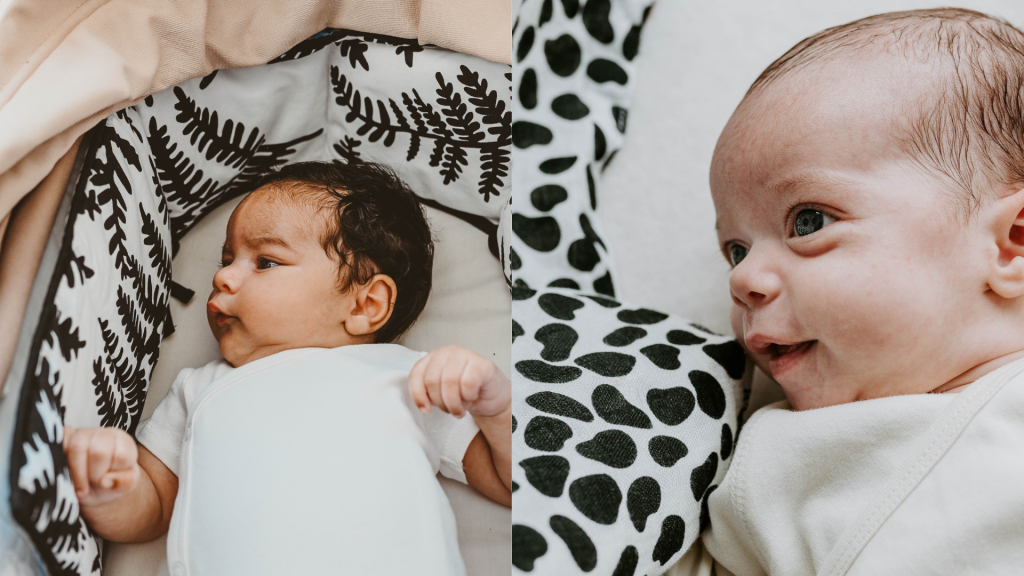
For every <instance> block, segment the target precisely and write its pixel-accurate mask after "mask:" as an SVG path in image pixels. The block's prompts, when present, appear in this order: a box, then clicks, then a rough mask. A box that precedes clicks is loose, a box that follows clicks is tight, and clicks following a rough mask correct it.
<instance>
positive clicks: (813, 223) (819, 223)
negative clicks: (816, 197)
mask: <svg viewBox="0 0 1024 576" xmlns="http://www.w3.org/2000/svg"><path fill="white" fill-rule="evenodd" d="M835 221H836V219H835V218H834V217H832V216H829V215H828V214H825V213H824V212H822V211H821V210H815V209H813V208H805V209H803V210H801V211H799V212H797V214H796V221H795V222H794V223H793V228H794V231H795V232H796V235H797V236H807V235H808V234H814V233H815V232H817V231H818V230H821V229H822V228H824V227H825V226H828V225H829V224H831V223H833V222H835Z"/></svg>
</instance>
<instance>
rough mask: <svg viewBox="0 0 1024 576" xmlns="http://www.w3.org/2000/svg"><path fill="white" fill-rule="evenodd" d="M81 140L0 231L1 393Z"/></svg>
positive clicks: (17, 207) (16, 208)
mask: <svg viewBox="0 0 1024 576" xmlns="http://www.w3.org/2000/svg"><path fill="white" fill-rule="evenodd" d="M81 142H82V141H81V138H79V139H78V140H76V141H75V142H74V143H73V144H72V145H71V149H70V150H68V151H67V153H65V154H64V156H63V157H62V158H60V160H58V161H57V164H56V166H54V167H53V170H52V171H51V172H50V175H49V176H47V177H46V179H45V180H43V181H42V182H41V183H40V184H39V186H36V188H35V189H34V190H33V191H32V192H31V193H29V194H28V195H27V196H26V197H25V199H24V200H23V201H22V202H20V203H19V204H18V205H17V206H16V207H15V209H14V210H13V211H12V212H11V214H10V219H9V221H8V225H7V230H6V234H5V235H4V234H3V233H2V232H0V236H2V237H3V245H2V246H0V324H2V325H3V328H2V329H0V393H2V392H3V386H4V382H5V381H6V379H7V373H8V372H9V371H10V369H11V364H12V363H13V361H14V352H15V350H16V349H17V347H18V335H19V333H20V332H21V325H22V322H23V321H24V319H25V308H26V306H27V305H28V300H29V296H30V295H31V293H32V284H33V283H34V282H35V278H36V273H37V272H38V271H39V262H40V261H41V260H42V258H43V251H44V250H45V249H46V240H47V238H49V237H50V231H51V229H52V228H53V224H54V219H55V218H56V216H57V209H58V208H59V207H60V202H61V199H62V198H63V197H64V191H65V190H66V189H67V185H68V181H69V180H70V178H71V171H72V168H74V165H75V156H76V155H77V153H78V147H79V146H80V145H81Z"/></svg>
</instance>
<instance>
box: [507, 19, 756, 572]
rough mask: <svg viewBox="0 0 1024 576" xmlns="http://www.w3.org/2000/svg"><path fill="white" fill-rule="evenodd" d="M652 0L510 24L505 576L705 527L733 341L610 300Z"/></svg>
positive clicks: (675, 553)
mask: <svg viewBox="0 0 1024 576" xmlns="http://www.w3.org/2000/svg"><path fill="white" fill-rule="evenodd" d="M648 10H649V2H646V1H643V0H617V1H612V0H589V1H587V2H584V3H580V2H578V1H577V0H525V1H524V2H523V4H522V6H521V8H520V11H519V17H518V19H517V21H516V26H515V29H514V31H513V46H514V50H515V53H514V64H513V107H512V110H513V124H512V144H513V146H514V147H515V152H514V153H515V161H514V162H513V165H512V182H513V184H512V186H513V190H514V191H515V200H514V202H513V214H512V219H511V220H512V221H511V228H512V245H511V250H510V253H509V258H508V260H509V268H510V271H511V283H512V299H513V306H512V316H513V322H512V337H513V344H512V358H513V365H514V374H513V413H514V419H513V434H512V442H513V456H514V458H513V466H512V474H513V480H514V483H515V484H514V486H513V509H512V522H513V526H512V564H513V573H515V574H531V575H534V574H537V575H557V576H564V575H571V574H583V573H586V574H593V575H608V576H633V575H637V576H639V575H643V574H648V575H650V574H661V573H662V572H664V571H665V570H666V569H668V568H669V566H670V565H671V564H672V563H674V562H675V561H676V560H678V559H679V557H680V556H681V555H682V554H683V553H684V552H685V551H686V550H687V549H688V548H689V546H690V545H691V544H693V542H694V541H695V540H696V539H697V537H698V536H699V534H700V532H701V531H702V530H704V529H705V528H706V527H707V525H708V523H709V520H708V513H707V499H708V496H709V495H710V494H711V492H712V491H714V489H715V488H716V486H717V485H718V483H719V482H720V481H721V479H722V477H723V475H724V474H725V470H726V468H727V467H728V464H729V461H730V457H731V456H732V453H733V445H734V443H735V440H736V435H737V430H738V426H737V424H738V422H737V414H738V413H740V412H741V405H742V404H743V403H744V399H745V398H746V396H747V392H746V388H745V386H744V383H745V382H746V381H747V380H746V379H745V377H746V373H745V368H746V365H747V362H746V357H745V356H744V353H743V350H742V348H741V347H740V345H739V344H738V343H737V342H736V341H735V340H733V339H732V338H729V337H725V336H720V335H717V334H714V333H712V332H710V331H709V330H707V329H705V328H702V327H701V326H698V325H695V324H691V323H688V322H686V321H684V320H682V319H679V318H677V317H673V316H670V315H668V314H663V313H661V312H657V311H654V310H649V309H647V308H644V307H642V306H633V305H630V304H627V303H624V302H620V301H618V300H616V299H615V281H614V269H613V266H612V264H611V261H610V258H609V254H608V247H607V245H606V243H605V241H604V240H603V239H602V231H601V223H600V221H599V220H598V218H597V205H598V199H599V195H598V188H599V186H600V177H601V173H602V172H603V170H604V168H605V167H606V166H608V164H609V163H610V162H611V161H612V160H613V158H614V157H615V153H616V152H617V151H618V149H619V148H620V147H621V146H622V144H623V139H624V134H625V130H626V119H627V116H628V108H629V104H630V100H631V93H632V76H633V63H634V58H635V57H636V56H637V53H638V47H639V41H640V33H641V29H642V26H643V22H644V20H645V19H646V17H647V14H648Z"/></svg>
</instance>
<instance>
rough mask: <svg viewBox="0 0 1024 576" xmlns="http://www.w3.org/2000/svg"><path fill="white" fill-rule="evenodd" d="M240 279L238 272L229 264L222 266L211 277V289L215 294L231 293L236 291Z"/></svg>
mask: <svg viewBox="0 0 1024 576" xmlns="http://www.w3.org/2000/svg"><path fill="white" fill-rule="evenodd" d="M239 284H240V278H239V274H238V271H237V270H235V269H234V268H233V267H232V266H231V265H230V264H229V265H227V266H224V267H223V268H221V269H220V270H218V271H217V273H216V274H214V275H213V289H214V291H216V292H228V293H233V292H235V291H237V290H238V286H239Z"/></svg>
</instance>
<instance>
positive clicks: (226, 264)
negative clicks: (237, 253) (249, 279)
mask: <svg viewBox="0 0 1024 576" xmlns="http://www.w3.org/2000/svg"><path fill="white" fill-rule="evenodd" d="M218 266H219V267H221V268H224V267H225V266H231V260H228V259H227V258H225V259H223V260H221V261H220V264H218Z"/></svg>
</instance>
